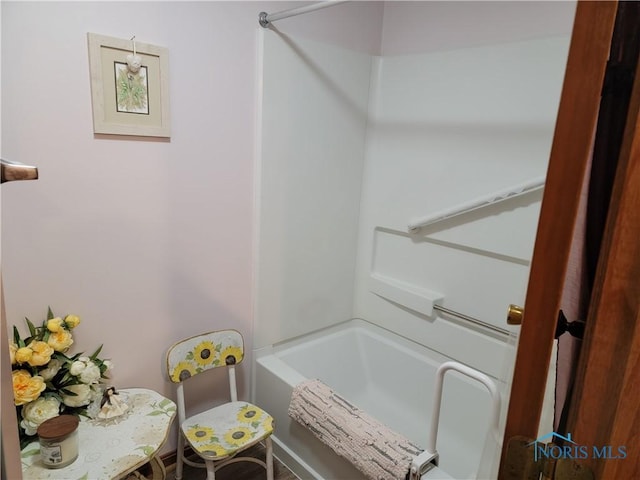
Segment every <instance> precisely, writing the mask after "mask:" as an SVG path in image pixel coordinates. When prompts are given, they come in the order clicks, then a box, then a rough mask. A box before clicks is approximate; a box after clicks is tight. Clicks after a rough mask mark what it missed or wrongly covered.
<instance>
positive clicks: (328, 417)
mask: <svg viewBox="0 0 640 480" xmlns="http://www.w3.org/2000/svg"><path fill="white" fill-rule="evenodd" d="M289 416H290V417H291V418H293V419H294V420H295V421H296V422H298V423H300V424H301V425H303V426H304V427H306V428H307V429H308V430H309V431H310V432H312V433H313V434H314V435H315V436H316V437H317V438H318V439H319V440H320V441H322V442H323V443H325V444H326V445H328V446H329V447H331V449H333V451H334V452H336V453H337V454H338V455H340V456H341V457H344V458H346V459H347V460H348V461H349V462H351V463H352V464H353V465H354V466H355V467H356V468H357V469H358V470H360V471H361V472H362V473H364V474H365V475H366V476H367V478H370V479H372V480H391V479H398V480H404V479H405V478H407V474H408V473H409V467H410V465H411V460H412V459H413V457H415V456H416V455H418V454H420V453H421V452H422V449H421V448H420V447H418V446H416V445H415V444H414V443H413V442H411V441H409V440H408V439H407V438H405V437H404V436H402V435H400V434H398V433H396V432H394V431H393V430H391V429H389V427H387V426H385V425H383V424H382V423H380V422H379V421H377V420H376V419H375V418H373V417H372V416H371V415H368V414H367V413H365V412H363V411H362V410H360V409H359V408H358V407H356V406H354V405H353V404H351V403H349V402H348V401H347V400H345V399H344V398H343V397H341V396H340V395H339V394H337V393H336V392H334V391H333V390H331V388H329V387H328V386H327V385H325V384H324V383H322V382H321V381H320V380H307V381H305V382H302V383H300V384H298V385H297V386H296V387H295V388H294V390H293V393H292V394H291V403H290V404H289Z"/></svg>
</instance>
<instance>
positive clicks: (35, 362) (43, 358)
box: [29, 340, 53, 367]
mask: <svg viewBox="0 0 640 480" xmlns="http://www.w3.org/2000/svg"><path fill="white" fill-rule="evenodd" d="M29 348H30V349H31V350H33V354H32V355H31V358H30V359H29V365H31V366H32V367H41V366H42V365H46V364H47V363H49V360H51V355H53V348H51V346H50V345H49V344H48V343H47V342H41V341H36V340H34V341H33V342H31V343H30V344H29Z"/></svg>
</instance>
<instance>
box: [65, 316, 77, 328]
mask: <svg viewBox="0 0 640 480" xmlns="http://www.w3.org/2000/svg"><path fill="white" fill-rule="evenodd" d="M64 323H66V324H67V327H69V328H76V327H77V326H78V325H80V317H79V316H77V315H67V316H66V317H64Z"/></svg>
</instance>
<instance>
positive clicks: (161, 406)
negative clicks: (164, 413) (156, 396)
mask: <svg viewBox="0 0 640 480" xmlns="http://www.w3.org/2000/svg"><path fill="white" fill-rule="evenodd" d="M170 404H171V400H169V399H168V398H165V399H164V400H162V401H161V402H160V408H164V407H166V406H167V405H170Z"/></svg>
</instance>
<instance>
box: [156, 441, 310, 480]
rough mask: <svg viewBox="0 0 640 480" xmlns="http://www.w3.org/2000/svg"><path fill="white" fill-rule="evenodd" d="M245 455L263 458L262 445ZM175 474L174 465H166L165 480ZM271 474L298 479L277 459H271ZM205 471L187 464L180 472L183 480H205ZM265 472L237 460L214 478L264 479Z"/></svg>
mask: <svg viewBox="0 0 640 480" xmlns="http://www.w3.org/2000/svg"><path fill="white" fill-rule="evenodd" d="M246 453H247V455H248V456H252V457H257V458H260V459H264V447H263V446H262V445H256V446H255V447H252V448H250V449H249V450H247V452H246ZM174 474H175V465H170V466H168V467H167V480H173V479H174V478H175V477H174ZM273 476H274V479H275V480H298V477H297V476H295V475H294V474H293V473H292V472H291V471H290V470H289V469H288V468H287V467H285V466H284V465H283V464H282V463H280V461H278V459H276V458H275V457H274V459H273ZM206 478H207V471H206V470H205V469H204V468H194V467H190V466H188V465H185V466H184V470H183V472H182V479H183V480H205V479H206ZM266 478H267V474H266V472H265V470H264V468H262V467H261V466H260V465H257V464H255V463H253V462H238V463H233V464H231V465H228V466H226V467H224V468H221V469H220V470H218V471H217V472H216V480H265V479H266Z"/></svg>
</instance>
